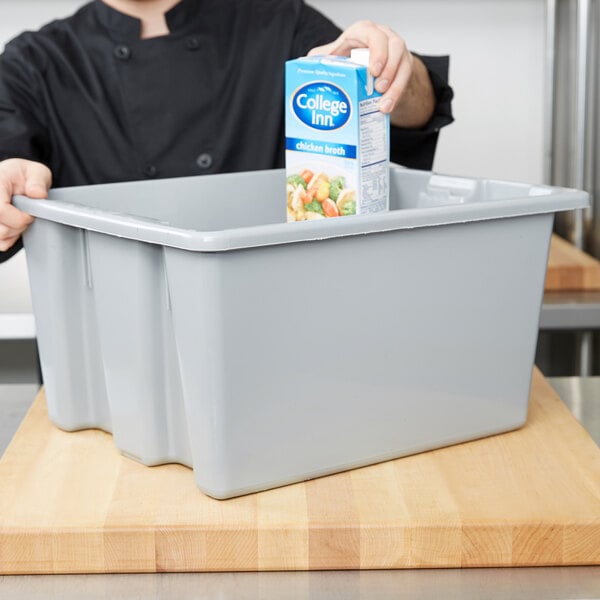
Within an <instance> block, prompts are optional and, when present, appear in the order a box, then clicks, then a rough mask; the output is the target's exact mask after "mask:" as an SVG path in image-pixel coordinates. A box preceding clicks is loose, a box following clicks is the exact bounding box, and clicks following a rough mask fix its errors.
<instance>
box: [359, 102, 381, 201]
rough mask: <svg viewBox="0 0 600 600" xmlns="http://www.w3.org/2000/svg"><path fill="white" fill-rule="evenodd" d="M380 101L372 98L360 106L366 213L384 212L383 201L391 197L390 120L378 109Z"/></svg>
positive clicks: (361, 162) (361, 155)
mask: <svg viewBox="0 0 600 600" xmlns="http://www.w3.org/2000/svg"><path fill="white" fill-rule="evenodd" d="M378 101H379V98H369V99H368V100H363V101H362V102H360V104H359V111H360V165H361V175H362V190H363V198H362V200H363V204H362V211H361V212H364V213H369V212H375V211H379V210H382V208H383V207H382V203H383V202H384V200H382V198H387V189H386V188H387V169H388V147H387V146H388V138H387V120H386V117H385V115H384V114H383V113H382V112H381V111H380V110H379V109H378V108H377V102H378Z"/></svg>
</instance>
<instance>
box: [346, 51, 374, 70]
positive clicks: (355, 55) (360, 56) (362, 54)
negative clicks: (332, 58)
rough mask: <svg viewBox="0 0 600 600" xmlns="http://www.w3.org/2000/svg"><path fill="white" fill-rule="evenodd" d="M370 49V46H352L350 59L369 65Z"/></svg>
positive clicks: (365, 65) (364, 65)
mask: <svg viewBox="0 0 600 600" xmlns="http://www.w3.org/2000/svg"><path fill="white" fill-rule="evenodd" d="M369 57H370V50H369V49H368V48H352V50H351V51H350V60H351V61H352V62H354V63H356V64H359V65H362V66H363V67H368V66H369Z"/></svg>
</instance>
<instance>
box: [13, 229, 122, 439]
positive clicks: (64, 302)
mask: <svg viewBox="0 0 600 600" xmlns="http://www.w3.org/2000/svg"><path fill="white" fill-rule="evenodd" d="M24 243H25V247H26V250H27V263H28V270H29V274H30V286H31V296H32V304H33V309H34V314H35V320H36V330H37V342H38V348H39V355H40V363H41V369H42V376H43V382H44V385H45V390H46V398H47V401H48V412H49V414H50V418H51V419H52V420H53V422H54V423H55V424H56V425H58V426H59V427H61V428H63V429H67V430H75V429H84V428H88V427H98V428H101V429H104V430H106V431H110V430H111V419H110V414H109V408H108V398H107V394H106V383H105V377H104V364H103V352H102V348H101V345H100V340H99V335H98V323H97V319H96V309H95V297H94V291H93V288H92V287H91V281H90V278H89V252H88V245H87V235H86V232H84V231H83V230H81V229H77V228H73V227H67V226H64V225H60V224H58V223H53V222H51V221H45V220H43V219H36V220H35V221H34V223H33V224H32V225H31V226H30V227H29V229H28V230H27V231H26V232H25V234H24Z"/></svg>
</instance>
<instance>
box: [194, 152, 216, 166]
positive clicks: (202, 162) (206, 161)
mask: <svg viewBox="0 0 600 600" xmlns="http://www.w3.org/2000/svg"><path fill="white" fill-rule="evenodd" d="M212 163H213V159H212V156H211V155H210V154H208V152H203V153H202V154H201V155H200V156H199V157H198V158H197V159H196V164H197V165H198V166H199V167H200V168H201V169H208V168H210V166H211V165H212Z"/></svg>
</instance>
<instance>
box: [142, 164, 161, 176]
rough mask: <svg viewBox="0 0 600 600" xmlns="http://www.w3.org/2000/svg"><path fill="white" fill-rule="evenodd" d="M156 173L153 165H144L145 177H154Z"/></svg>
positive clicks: (156, 170)
mask: <svg viewBox="0 0 600 600" xmlns="http://www.w3.org/2000/svg"><path fill="white" fill-rule="evenodd" d="M157 173H158V169H157V168H156V167H155V166H154V165H146V166H145V167H144V175H145V176H146V177H155V176H156V174H157Z"/></svg>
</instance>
